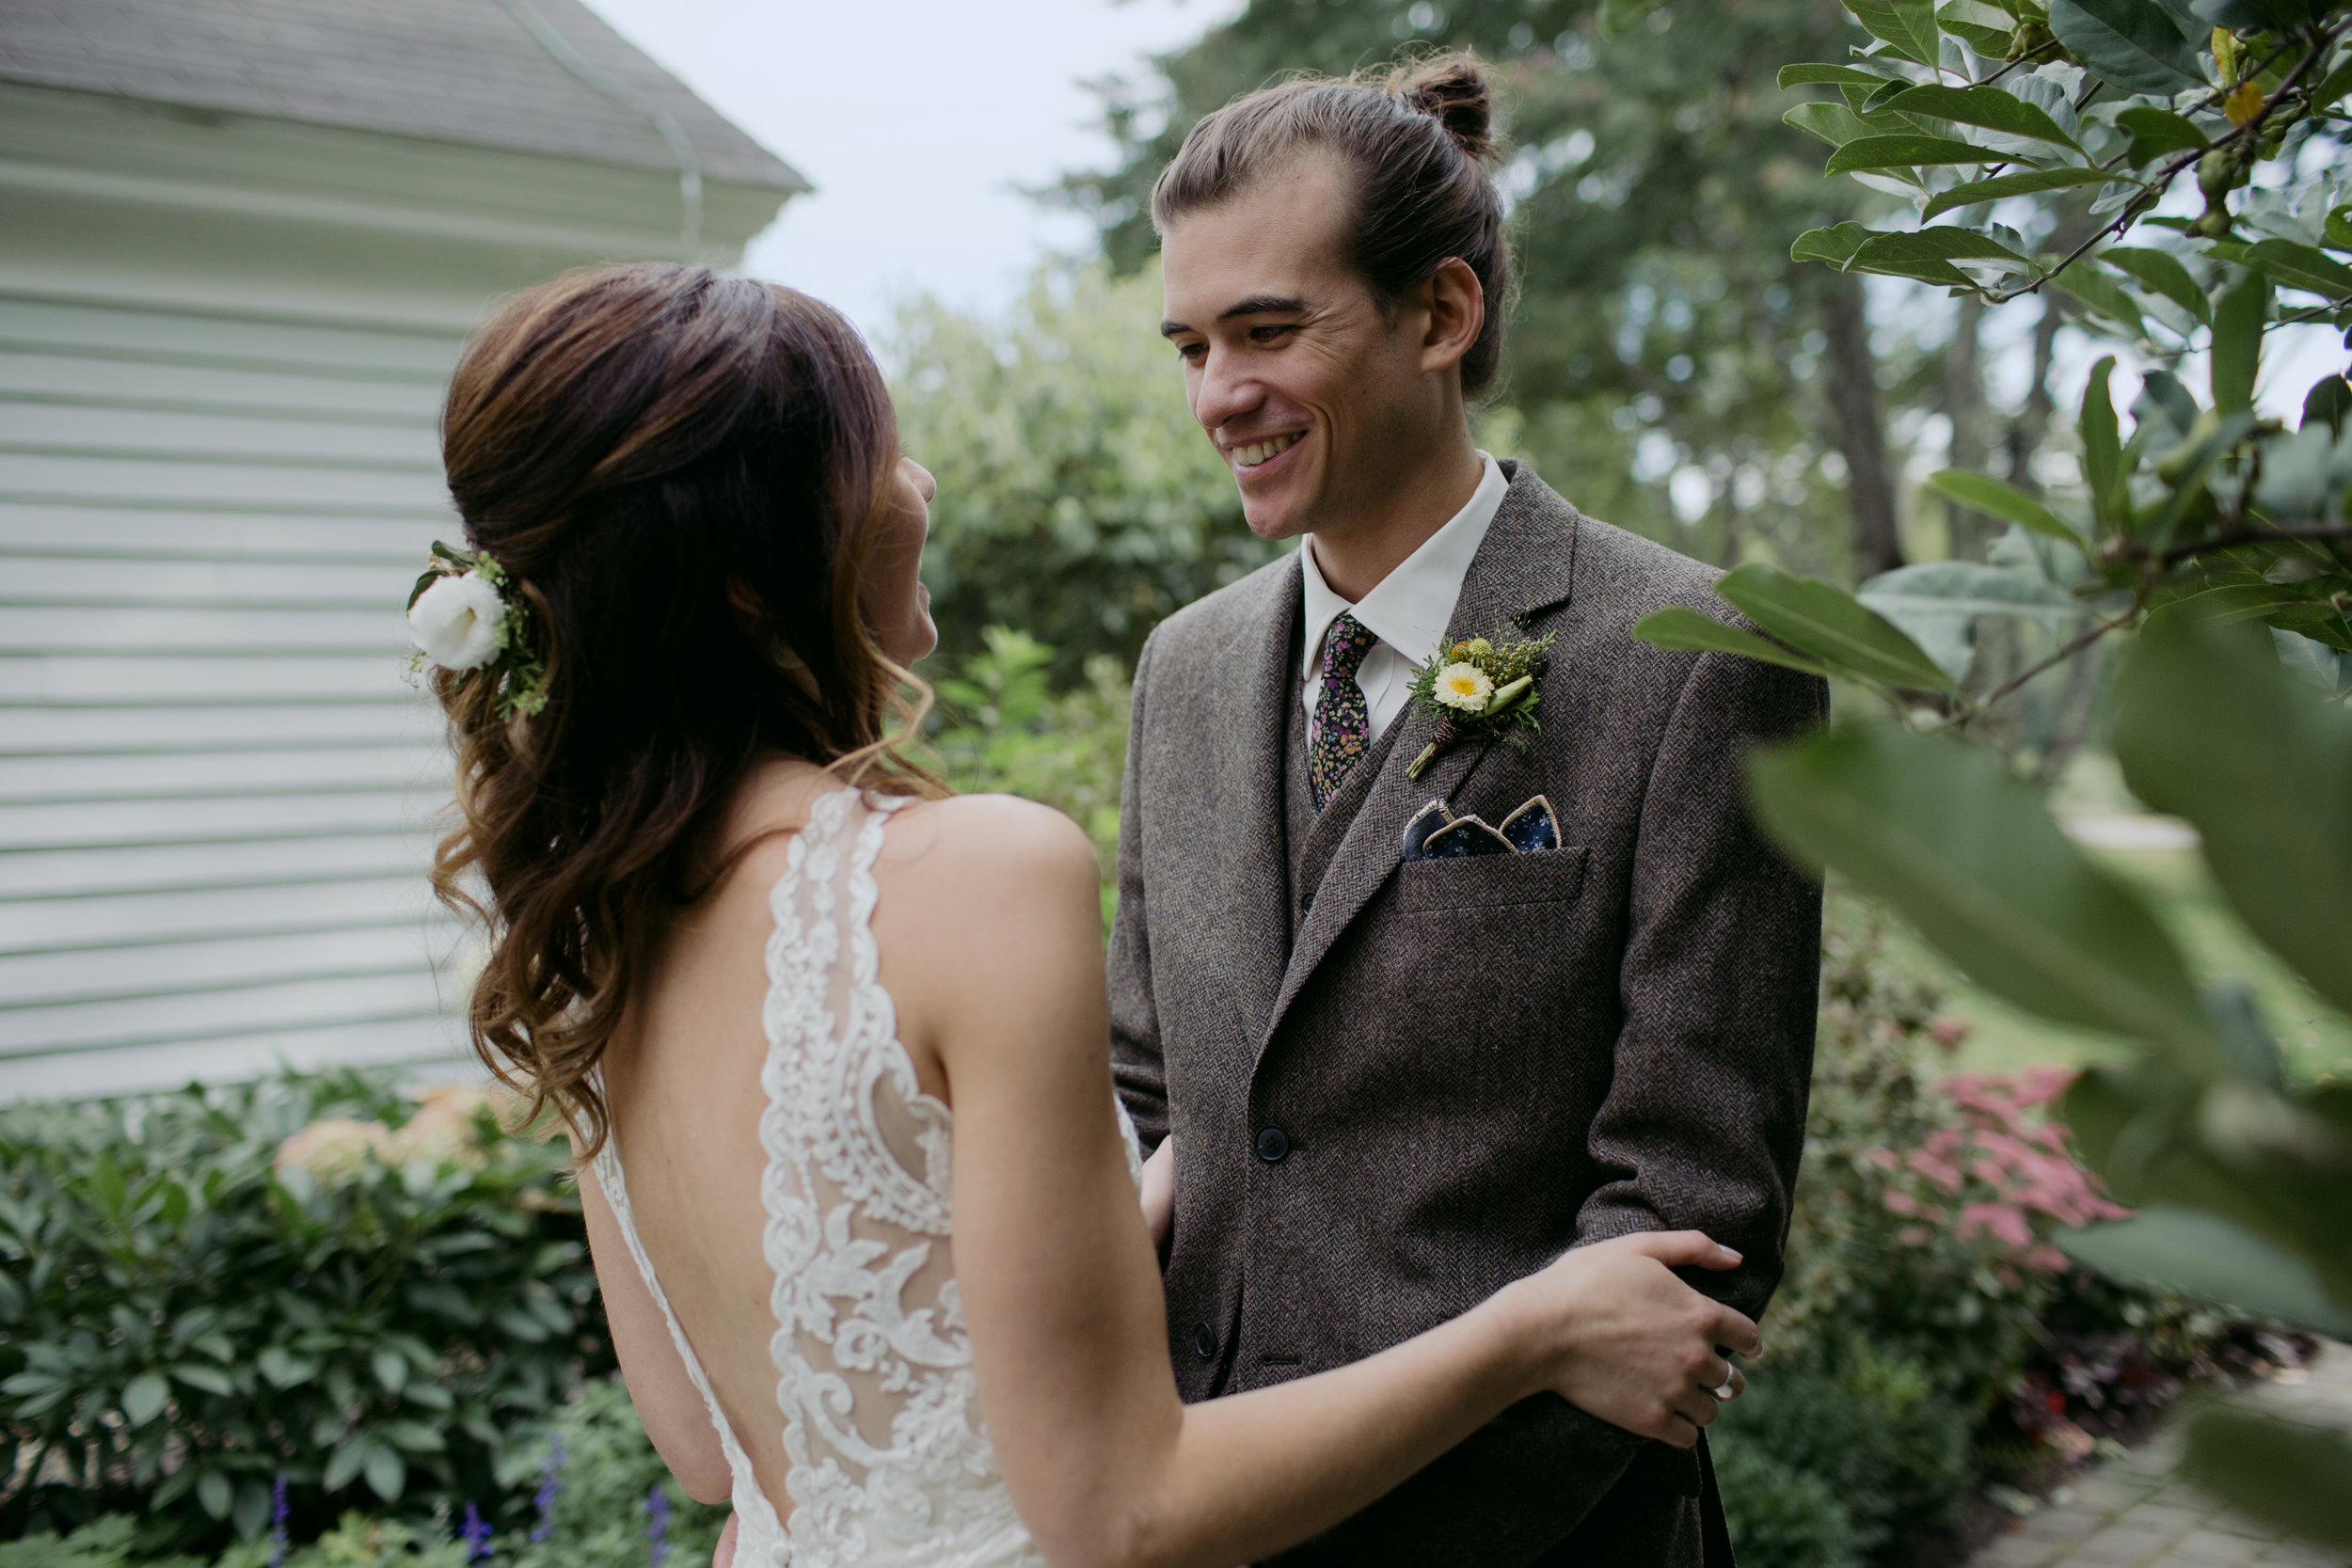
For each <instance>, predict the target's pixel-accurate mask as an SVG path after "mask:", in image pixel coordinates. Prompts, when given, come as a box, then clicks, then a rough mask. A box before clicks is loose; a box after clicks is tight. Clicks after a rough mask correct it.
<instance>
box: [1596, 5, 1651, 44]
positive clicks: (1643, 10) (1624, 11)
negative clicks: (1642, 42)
mask: <svg viewBox="0 0 2352 1568" xmlns="http://www.w3.org/2000/svg"><path fill="white" fill-rule="evenodd" d="M1664 3H1665V0H1600V10H1599V14H1598V16H1597V21H1598V22H1599V24H1600V34H1601V37H1603V38H1615V37H1616V36H1617V35H1618V34H1619V33H1622V32H1624V31H1625V30H1626V29H1627V28H1628V27H1630V26H1632V25H1633V24H1635V23H1637V22H1639V21H1641V20H1642V18H1643V17H1645V16H1646V15H1647V14H1649V13H1650V12H1651V11H1654V10H1656V9H1657V8H1659V7H1660V6H1661V5H1662V4H1664Z"/></svg>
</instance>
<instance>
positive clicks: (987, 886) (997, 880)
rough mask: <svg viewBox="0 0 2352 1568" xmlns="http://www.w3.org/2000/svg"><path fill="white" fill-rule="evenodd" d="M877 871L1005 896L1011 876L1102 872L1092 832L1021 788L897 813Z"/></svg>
mask: <svg viewBox="0 0 2352 1568" xmlns="http://www.w3.org/2000/svg"><path fill="white" fill-rule="evenodd" d="M875 869H876V871H877V873H878V874H880V875H882V876H884V877H887V878H890V879H895V880H898V881H899V882H901V883H902V884H904V885H905V886H907V887H908V888H910V889H914V890H919V891H922V892H925V893H927V894H930V895H938V896H949V897H952V896H956V895H959V894H973V895H981V896H987V897H994V898H1001V897H1002V896H1004V895H1005V894H1006V892H1007V891H1008V889H1007V887H1006V882H1007V880H1008V879H1013V880H1016V881H1020V882H1027V883H1037V882H1043V883H1046V884H1049V885H1050V884H1057V883H1064V882H1067V883H1072V884H1083V885H1084V886H1086V887H1089V888H1091V887H1093V886H1094V885H1095V884H1096V881H1097V879H1099V877H1100V876H1101V863H1099V862H1098V861H1097V860H1096V859H1095V854H1094V846H1093V845H1092V844H1091V843H1090V842H1089V840H1088V838H1087V835H1086V833H1085V832H1084V831H1083V830H1082V829H1080V828H1079V826H1078V825H1077V824H1076V823H1075V822H1073V821H1072V820H1070V818H1069V817H1067V816H1063V815H1062V814H1061V813H1060V812H1057V811H1056V810H1055V809H1054V808H1053V807H1051V806H1044V805H1040V804H1039V803H1038V802H1036V801H1034V800H1022V799H1021V798H1020V797H1018V796H1014V795H951V796H948V797H947V798H946V799H945V800H919V801H914V802H912V803H910V804H908V805H906V806H904V807H901V808H900V809H898V811H895V812H893V813H892V814H891V816H890V821H889V825H888V826H887V827H886V828H885V829H884V831H883V834H882V854H881V857H880V858H879V859H878V860H877V862H876V864H875Z"/></svg>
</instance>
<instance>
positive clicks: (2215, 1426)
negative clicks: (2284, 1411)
mask: <svg viewBox="0 0 2352 1568" xmlns="http://www.w3.org/2000/svg"><path fill="white" fill-rule="evenodd" d="M2181 1468H2182V1471H2183V1473H2184V1474H2185V1475H2186V1476H2188V1477H2189V1478H2190V1479H2191V1480H2193V1481H2196V1482H2197V1483H2198V1484H2199V1485H2201V1486H2202V1487H2205V1488H2206V1489H2207V1490H2209V1491H2212V1492H2215V1493H2217V1494H2218V1495H2219V1496H2221V1497H2225V1498H2227V1499H2228V1500H2229V1501H2230V1502H2231V1503H2233V1504H2234V1505H2235V1506H2236V1507H2238V1508H2240V1509H2243V1510H2245V1511H2246V1512H2247V1513H2251V1514H2253V1515H2255V1516H2256V1517H2257V1518H2262V1519H2267V1520H2269V1521H2271V1522H2272V1523H2274V1524H2278V1525H2283V1526H2285V1527H2286V1528H2289V1529H2291V1530H2293V1531H2294V1532H2295V1533H2296V1534H2297V1535H2303V1536H2308V1537H2310V1538H2311V1539H2312V1540H2314V1541H2323V1542H2326V1543H2327V1544H2329V1545H2333V1546H2352V1436H2347V1435H2346V1434H2345V1433H2343V1432H2341V1431H2333V1432H2331V1431H2328V1430H2327V1429H2325V1428H2320V1427H2313V1426H2309V1425H2305V1424H2303V1423H2300V1422H2291V1421H2285V1420H2280V1419H2279V1418H2275V1417H2270V1416H2261V1415H2255V1414H2252V1413H2250V1412H2247V1411H2241V1410H2230V1409H2215V1410H2204V1411H2201V1412H2199V1413H2198V1416H2197V1418H2196V1419H2195V1420H2193V1421H2192V1422H2190V1423H2189V1429H2188V1446H2187V1449H2186V1450H2185V1452H2184V1453H2183V1455H2182V1458H2181Z"/></svg>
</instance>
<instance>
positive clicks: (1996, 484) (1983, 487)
mask: <svg viewBox="0 0 2352 1568" xmlns="http://www.w3.org/2000/svg"><path fill="white" fill-rule="evenodd" d="M1928 488H1930V489H1931V490H1933V491H1935V492H1936V493H1937V494H1938V495H1941V496H1944V497H1947V499H1952V500H1956V501H1958V502H1959V503H1960V504H1961V505H1963V506H1967V507H1974V508H1975V509H1976V510H1977V511H1979V512H1982V513H1985V514H1987V515H1991V516H1994V517H1998V518H2000V519H2001V520H2002V521H2003V522H2005V523H2015V524H2016V525H2017V526H2018V527H2020V528H2023V529H2030V530H2031V531H2034V532H2036V533H2041V534H2046V535H2048V536H2049V537H2050V538H2052V539H2063V540H2065V541H2066V542H2067V543H2068V544H2070V545H2073V546H2075V547H2076V548H2078V549H2079V548H2080V547H2081V546H2082V542H2083V536H2082V535H2081V534H2080V533H2077V532H2076V531H2074V529H2073V528H2072V527H2070V526H2069V525H2068V524H2067V522H2066V521H2065V519H2063V518H2061V517H2060V516H2058V514H2057V513H2055V512H2053V511H2051V510H2050V509H2049V508H2048V507H2046V506H2044V505H2042V503H2041V502H2040V501H2038V500H2036V499H2033V498H2032V497H2031V496H2029V495H2027V494H2026V492H2024V491H2023V490H2020V489H2018V488H2017V486H2015V485H2014V484H2010V483H2005V482H2004V481H2001V480H1997V479H1994V477H1993V476H1992V475H1991V474H1972V473H1970V472H1968V471H1967V470H1966V469H1965V468H1944V469H1941V470H1939V471H1937V472H1936V473H1933V474H1931V475H1930V476H1929V478H1928Z"/></svg>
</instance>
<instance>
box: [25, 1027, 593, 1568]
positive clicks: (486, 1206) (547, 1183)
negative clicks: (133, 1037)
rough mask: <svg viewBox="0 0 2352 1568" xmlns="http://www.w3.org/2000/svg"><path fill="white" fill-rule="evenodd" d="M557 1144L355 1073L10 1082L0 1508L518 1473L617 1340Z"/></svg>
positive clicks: (438, 1493)
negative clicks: (136, 1093)
mask: <svg viewBox="0 0 2352 1568" xmlns="http://www.w3.org/2000/svg"><path fill="white" fill-rule="evenodd" d="M566 1164H567V1151H566V1150H565V1148H564V1147H563V1146H562V1145H561V1144H544V1143H536V1142H532V1141H531V1140H529V1139H526V1138H519V1137H510V1136H507V1135H505V1134H504V1133H503V1132H501V1129H500V1127H499V1124H498V1121H497V1118H496V1115H495V1111H494V1107H493V1104H492V1102H491V1101H490V1099H489V1097H488V1096H486V1095H485V1094H483V1093H481V1092H479V1091H472V1090H443V1091H434V1092H429V1093H428V1094H426V1095H425V1096H424V1097H423V1098H422V1099H421V1100H419V1099H416V1098H412V1097H410V1096H407V1095H405V1094H402V1093H399V1092H396V1091H395V1090H393V1089H391V1088H389V1086H387V1085H384V1084H383V1083H381V1082H379V1081H376V1080H372V1079H369V1078H366V1077H363V1076H360V1075H358V1074H352V1073H342V1074H335V1075H330V1076H326V1077H301V1076H289V1077H284V1078H279V1079H276V1080H272V1081H269V1082H266V1083H263V1084H259V1085H247V1086H243V1087H237V1088H225V1089H213V1090H197V1089H190V1090H188V1091H186V1092H183V1093H181V1094H175V1095H164V1096H157V1097H152V1098H146V1099H136V1100H126V1101H115V1102H111V1103H104V1104H84V1105H59V1104H24V1105H17V1106H10V1107H7V1108H5V1109H0V1263H4V1264H5V1268H0V1478H5V1479H4V1480H0V1532H5V1533H6V1534H8V1535H17V1534H23V1533H27V1532H38V1531H40V1530H41V1529H43V1528H52V1527H59V1526H64V1527H71V1526H73V1525H77V1524H81V1523H85V1522H87V1521H88V1520H91V1519H93V1518H95V1517H96V1516H97V1515H99V1514H101V1513H108V1512H116V1513H135V1514H137V1515H139V1516H140V1518H141V1524H140V1526H139V1544H140V1546H141V1548H142V1549H143V1550H146V1551H150V1552H154V1551H161V1550H167V1549H169V1550H183V1551H186V1550H213V1549H217V1548H218V1547H219V1546H220V1545H221V1544H223V1543H224V1542H226V1541H227V1540H229V1539H230V1537H231V1535H232V1534H233V1535H235V1536H239V1537H243V1538H245V1539H247V1540H251V1539H254V1538H256V1537H258V1536H259V1535H261V1533H262V1531H263V1529H264V1528H267V1527H268V1526H269V1525H270V1523H271V1518H272V1513H273V1497H272V1493H273V1487H274V1485H275V1483H276V1482H277V1481H278V1479H279V1478H281V1477H282V1478H284V1481H285V1484H286V1491H287V1497H288V1499H289V1500H288V1502H287V1505H286V1506H287V1507H288V1509H289V1510H290V1511H291V1516H292V1517H293V1519H294V1522H295V1533H296V1534H297V1535H305V1534H310V1533H315V1531H316V1530H317V1529H318V1528H320V1527H322V1526H324V1525H325V1524H326V1522H327V1521H329V1520H331V1519H333V1518H334V1517H335V1515H336V1513H338V1512H340V1511H342V1510H343V1509H346V1508H350V1507H353V1506H359V1505H363V1504H373V1503H386V1502H402V1503H404V1504H405V1505H407V1506H409V1507H412V1508H424V1507H433V1506H439V1507H444V1508H456V1507H458V1506H460V1505H462V1503H463V1502H464V1501H465V1500H466V1499H468V1498H479V1499H482V1500H483V1501H484V1502H485V1504H487V1505H494V1504H495V1503H496V1502H497V1500H498V1499H499V1497H500V1483H499V1481H498V1479H497V1476H496V1474H495V1468H496V1465H495V1461H496V1455H497V1451H498V1449H499V1448H500V1445H501V1443H502V1442H503V1441H504V1440H505V1436H506V1434H507V1433H509V1432H510V1431H512V1430H514V1429H515V1428H516V1427H518V1426H520V1425H522V1424H523V1423H526V1422H529V1421H531V1420H533V1419H535V1418H543V1417H545V1416H546V1415H548V1413H550V1412H552V1411H553V1410H554V1409H555V1408H556V1406H557V1405H558V1404H560V1403H561V1402H563V1400H564V1397H565V1396H566V1395H568V1394H569V1393H570V1392H571V1390H572V1389H573V1388H575V1387H576V1386H578V1385H579V1383H580V1379H581V1378H582V1377H583V1376H584V1375H587V1374H590V1373H594V1372H598V1371H601V1370H605V1369H607V1368H609V1367H610V1366H611V1365H612V1351H611V1348H610V1344H609V1342H608V1340H607V1338H606V1336H605V1334H604V1331H603V1324H602V1321H601V1313H600V1309H599V1307H598V1306H597V1303H596V1291H595V1279H594V1276H593V1275H592V1274H591V1272H590V1270H589V1268H588V1265H587V1260H586V1257H585V1251H584V1246H583V1240H584V1238H583V1236H582V1232H581V1227H580V1212H579V1201H578V1198H577V1196H575V1195H574V1194H573V1193H572V1192H571V1191H570V1190H569V1189H568V1187H567V1180H568V1178H567V1174H566Z"/></svg>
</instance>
